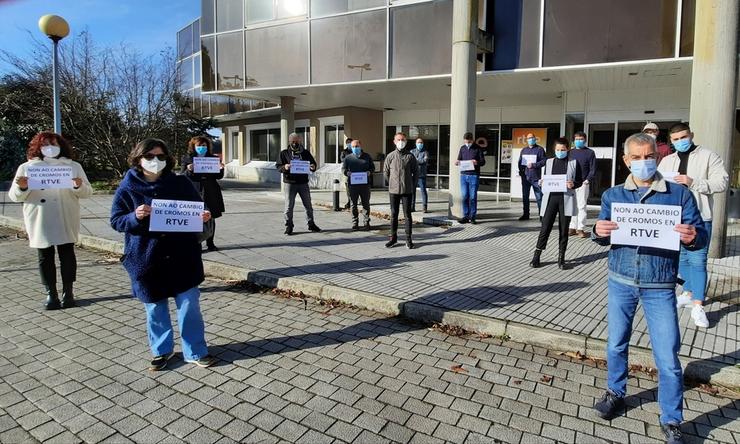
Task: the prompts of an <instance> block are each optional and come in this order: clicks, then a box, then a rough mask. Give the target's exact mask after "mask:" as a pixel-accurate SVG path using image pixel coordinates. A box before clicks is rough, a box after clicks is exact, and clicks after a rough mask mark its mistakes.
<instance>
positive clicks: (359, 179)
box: [349, 172, 367, 185]
mask: <svg viewBox="0 0 740 444" xmlns="http://www.w3.org/2000/svg"><path fill="white" fill-rule="evenodd" d="M349 183H350V184H351V185H367V172H361V173H350V176H349Z"/></svg>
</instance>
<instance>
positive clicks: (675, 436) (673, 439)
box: [660, 423, 684, 444]
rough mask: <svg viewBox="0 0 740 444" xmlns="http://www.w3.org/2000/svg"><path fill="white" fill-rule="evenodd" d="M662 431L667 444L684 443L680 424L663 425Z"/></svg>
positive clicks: (661, 426)
mask: <svg viewBox="0 0 740 444" xmlns="http://www.w3.org/2000/svg"><path fill="white" fill-rule="evenodd" d="M660 429H661V430H663V434H664V435H665V442H666V444H683V442H684V441H683V436H682V435H681V426H680V425H679V424H674V423H669V424H661V425H660Z"/></svg>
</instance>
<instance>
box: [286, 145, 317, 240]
mask: <svg viewBox="0 0 740 444" xmlns="http://www.w3.org/2000/svg"><path fill="white" fill-rule="evenodd" d="M288 141H289V143H290V145H289V146H288V148H286V149H284V150H282V151H281V152H280V158H279V159H278V161H277V162H275V167H276V168H277V170H278V171H280V172H281V173H282V174H283V182H284V183H285V187H284V188H285V189H284V193H285V211H284V215H285V234H287V235H288V236H290V235H291V234H293V208H294V207H295V197H296V194H297V195H300V196H301V202H303V208H305V209H306V222H307V223H308V230H309V231H313V232H315V233H319V232H321V228H319V227H317V226H316V224H315V223H314V220H313V205H312V204H311V189H310V188H309V187H308V171H305V172H304V171H302V170H299V165H298V164H296V165H295V167H294V168H293V169H292V170H291V166H292V165H291V164H292V163H293V162H297V161H303V162H308V165H309V170H310V171H316V160H315V159H314V158H313V156H312V155H311V153H310V152H309V151H308V150H307V149H306V148H304V147H303V143H302V141H301V136H299V135H298V134H296V133H292V134H291V135H290V136H289V137H288Z"/></svg>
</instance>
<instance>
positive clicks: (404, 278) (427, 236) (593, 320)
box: [2, 188, 740, 366]
mask: <svg viewBox="0 0 740 444" xmlns="http://www.w3.org/2000/svg"><path fill="white" fill-rule="evenodd" d="M373 196H374V197H373V201H374V202H383V201H385V199H386V197H387V193H384V192H381V191H376V192H374V193H373ZM314 197H315V199H314V200H315V201H316V202H317V203H319V202H322V201H325V200H326V199H329V198H330V197H331V196H330V194H329V193H320V192H319V193H314ZM343 197H344V196H342V198H343ZM431 198H432V201H433V202H434V203H433V204H432V208H436V207H440V208H442V207H443V205H444V202H446V195H445V194H443V193H439V194H433V195H432V196H431ZM2 199H5V200H3V202H5V203H4V204H3V207H2V214H3V215H5V216H11V217H15V218H20V211H21V206H20V205H17V204H12V203H8V202H7V200H6V198H5V195H4V193H3V197H2ZM110 200H111V196H94V197H93V198H91V199H86V200H83V201H82V203H83V210H82V211H83V220H82V225H83V228H82V232H83V233H85V234H89V235H93V236H98V237H102V238H106V239H111V240H116V241H120V240H121V239H122V236H121V235H120V234H119V233H116V232H114V231H113V230H112V229H111V228H110V227H109V224H108V215H109V208H110ZM225 200H226V208H227V213H226V214H225V215H224V217H222V218H220V219H218V221H217V234H216V244H217V245H218V246H219V247H220V248H221V250H220V251H218V252H214V253H206V254H204V258H205V259H208V260H211V261H216V262H219V263H223V264H227V265H232V266H237V267H246V268H249V269H253V270H260V271H264V272H269V273H271V274H274V275H278V276H284V277H296V278H300V279H303V280H305V281H310V282H314V283H316V284H318V285H333V286H338V287H342V288H347V289H352V290H360V291H364V292H369V293H372V294H376V295H380V296H384V297H388V298H392V299H394V300H397V301H414V302H421V303H424V304H427V305H432V306H435V307H440V308H442V309H443V310H447V311H455V312H457V311H461V312H465V313H473V314H476V315H479V316H483V317H485V318H487V319H495V320H502V321H505V322H513V323H516V324H517V325H523V326H532V327H537V328H542V329H545V330H546V331H556V332H564V333H569V334H575V335H579V336H580V337H586V338H594V339H596V340H605V339H606V253H607V250H606V249H605V248H603V247H600V246H598V245H596V244H595V243H594V242H591V241H590V240H588V239H580V238H575V237H572V238H571V240H570V245H569V249H568V259H569V261H570V264H571V265H572V266H573V268H572V269H570V270H566V271H560V270H558V269H557V267H556V266H555V265H554V263H555V259H556V254H557V247H556V244H557V240H556V238H555V234H553V236H552V237H551V240H550V248H548V249H547V250H546V251H545V253H544V255H543V261H544V263H545V266H544V267H543V268H541V269H538V270H533V269H531V268H529V267H528V266H527V264H528V262H529V260H530V259H531V254H532V251H533V249H534V245H535V242H536V236H537V233H538V229H539V223H538V222H536V221H530V222H527V223H521V222H518V221H516V218H517V217H518V215H519V208H520V205H521V203H513V204H511V203H509V202H499V203H496V202H495V201H490V200H484V201H483V202H482V203H481V220H482V221H483V222H484V223H482V224H479V225H476V226H472V225H455V226H452V227H434V226H429V225H416V226H415V228H414V229H415V232H414V240H415V242H416V243H417V245H418V248H417V249H415V250H412V251H409V250H407V249H406V248H404V247H403V245H402V243H401V244H400V245H399V247H396V248H393V249H390V250H389V249H386V248H384V247H383V244H384V242H385V240H386V239H387V235H388V232H389V231H388V225H387V221H385V220H378V219H377V218H374V219H373V222H372V223H373V226H374V229H373V231H371V232H369V233H364V232H353V231H351V230H350V229H349V226H350V224H351V222H350V215H349V214H348V213H347V212H341V213H336V212H333V211H330V210H328V209H324V208H323V207H320V206H319V205H316V206H315V207H316V221H317V223H318V224H319V226H321V227H322V228H323V229H324V230H325V231H324V232H323V233H316V234H315V233H308V232H306V231H305V224H304V216H303V213H302V208H301V206H300V204H297V211H296V215H295V222H296V229H297V231H298V232H297V234H296V235H294V236H291V237H288V236H284V235H283V234H282V231H283V221H282V197H281V196H280V194H279V192H276V191H274V190H265V189H249V188H246V189H239V190H227V191H226V192H225ZM382 209H383V208H382V205H376V206H375V207H374V209H373V211H378V210H382ZM739 228H740V227H739V226H738V225H732V226H730V232H731V236H732V237H731V239H732V240H733V242H734V243H737V239H738V238H739V237H740V229H739ZM402 239H403V236H402V235H401V240H402ZM735 251H737V250H735ZM710 279H711V283H710V291H709V295H708V296H709V303H708V304H707V306H706V309H707V313H708V317H709V321H710V327H709V328H708V329H698V328H696V327H695V326H694V324H693V322H692V321H691V319H690V312H689V310H681V313H680V325H681V333H682V340H683V346H682V348H681V355H682V356H684V357H688V358H691V359H694V360H702V361H707V362H709V361H711V362H718V363H723V364H725V365H729V366H734V365H735V364H737V362H738V353H739V351H738V350H740V346H739V345H740V340H739V337H740V321H739V317H738V304H737V302H738V298H739V297H740V256H733V257H729V258H725V259H722V260H719V261H715V262H714V263H713V265H712V273H711V277H710ZM514 338H515V339H520V340H524V339H526V336H524V337H516V336H515V337H514ZM632 344H633V345H638V346H641V347H648V346H649V337H648V334H647V329H646V324H645V321H644V319H643V317H642V315H641V314H640V313H638V316H637V318H636V320H635V334H634V335H633V338H632ZM565 346H566V345H564V347H565Z"/></svg>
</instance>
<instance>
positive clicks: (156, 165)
mask: <svg viewBox="0 0 740 444" xmlns="http://www.w3.org/2000/svg"><path fill="white" fill-rule="evenodd" d="M166 166H167V161H166V160H159V159H157V158H156V157H155V158H154V159H152V160H146V159H141V167H142V168H144V169H145V170H146V171H149V172H150V173H152V174H159V172H160V171H162V170H163V169H164V168H165V167H166Z"/></svg>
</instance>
